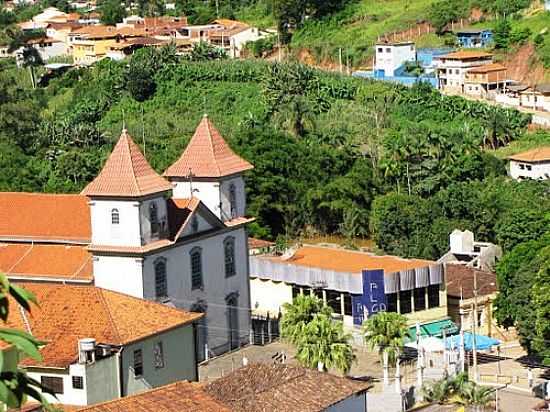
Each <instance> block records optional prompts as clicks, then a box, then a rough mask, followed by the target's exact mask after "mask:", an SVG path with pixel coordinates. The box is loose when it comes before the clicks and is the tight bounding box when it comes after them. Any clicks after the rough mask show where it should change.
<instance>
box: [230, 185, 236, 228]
mask: <svg viewBox="0 0 550 412" xmlns="http://www.w3.org/2000/svg"><path fill="white" fill-rule="evenodd" d="M229 208H230V213H231V219H235V218H236V217H237V189H236V188H235V185H234V184H233V183H231V185H230V186H229Z"/></svg>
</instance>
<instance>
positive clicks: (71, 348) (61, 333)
mask: <svg viewBox="0 0 550 412" xmlns="http://www.w3.org/2000/svg"><path fill="white" fill-rule="evenodd" d="M113 275H114V276H116V274H113ZM20 285H21V286H23V287H25V288H26V289H28V290H30V291H31V292H33V293H34V294H35V296H36V298H37V299H38V302H39V304H40V306H39V307H33V308H32V312H31V314H27V315H26V319H27V322H25V320H24V319H23V317H22V314H21V311H18V310H13V311H10V314H9V318H8V325H9V326H10V327H17V328H22V329H24V330H28V331H30V333H32V335H33V336H35V337H37V338H38V339H41V340H43V341H46V342H48V343H47V344H46V346H45V347H44V348H43V349H41V353H42V356H43V362H42V363H41V364H40V365H42V366H50V367H66V366H67V365H69V364H71V363H73V362H74V361H75V360H76V359H77V357H78V352H77V344H78V339H82V338H94V339H96V341H97V343H104V344H111V345H126V344H129V343H131V342H135V341H138V340H140V339H143V338H145V337H148V336H151V335H155V334H158V333H161V332H164V331H167V330H170V329H173V328H175V327H178V326H182V325H185V324H188V323H190V322H193V321H196V320H198V319H199V318H200V317H201V316H202V315H201V314H199V313H192V312H186V311H183V310H178V309H174V308H170V307H168V306H165V305H161V304H160V303H156V302H150V301H147V300H143V299H138V298H134V297H131V296H127V295H124V294H121V293H117V292H113V291H109V290H105V289H101V288H97V287H94V286H70V285H62V284H53V283H20ZM23 364H25V365H35V366H38V365H36V361H34V360H32V359H30V358H29V359H25V360H23Z"/></svg>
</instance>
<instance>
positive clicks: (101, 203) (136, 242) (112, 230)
mask: <svg viewBox="0 0 550 412" xmlns="http://www.w3.org/2000/svg"><path fill="white" fill-rule="evenodd" d="M114 209H116V210H118V216H119V223H118V224H113V223H112V212H113V210H114ZM90 215H91V220H92V244H94V245H108V246H141V233H140V224H139V203H138V202H134V201H128V200H126V201H123V200H93V201H91V202H90Z"/></svg>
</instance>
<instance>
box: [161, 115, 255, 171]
mask: <svg viewBox="0 0 550 412" xmlns="http://www.w3.org/2000/svg"><path fill="white" fill-rule="evenodd" d="M253 167H254V166H252V165H251V164H250V163H248V162H247V161H246V160H244V159H242V158H241V157H239V156H238V155H237V154H235V152H233V150H231V148H230V147H229V145H228V144H227V143H226V142H225V140H224V139H223V137H222V136H221V135H220V132H218V130H216V128H215V127H214V125H212V123H211V122H210V120H209V119H208V117H207V116H204V117H203V119H202V120H201V122H200V123H199V125H198V127H197V129H196V130H195V134H194V135H193V137H192V138H191V141H190V142H189V144H188V145H187V147H186V148H185V151H184V152H183V154H182V155H181V157H180V158H179V159H178V160H177V161H176V162H175V163H174V164H172V165H171V166H170V167H169V168H168V169H166V171H165V172H164V174H163V175H164V176H166V177H168V178H170V177H181V178H186V177H188V176H189V172H191V173H192V175H193V176H195V177H222V176H229V175H232V174H235V173H240V172H244V171H245V170H249V169H252V168H253Z"/></svg>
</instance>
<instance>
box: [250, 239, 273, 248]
mask: <svg viewBox="0 0 550 412" xmlns="http://www.w3.org/2000/svg"><path fill="white" fill-rule="evenodd" d="M271 246H275V242H270V241H269V240H263V239H257V238H254V237H249V238H248V248H249V249H262V248H268V247H271Z"/></svg>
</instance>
